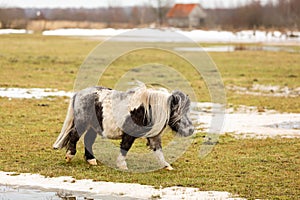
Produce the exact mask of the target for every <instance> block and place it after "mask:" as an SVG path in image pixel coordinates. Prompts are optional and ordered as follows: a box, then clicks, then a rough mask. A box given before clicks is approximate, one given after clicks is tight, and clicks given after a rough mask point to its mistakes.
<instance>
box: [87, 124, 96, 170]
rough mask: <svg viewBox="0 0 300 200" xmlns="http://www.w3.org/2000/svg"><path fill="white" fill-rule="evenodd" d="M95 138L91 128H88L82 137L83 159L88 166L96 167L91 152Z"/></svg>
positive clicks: (94, 132)
mask: <svg viewBox="0 0 300 200" xmlns="http://www.w3.org/2000/svg"><path fill="white" fill-rule="evenodd" d="M96 137H97V133H96V131H95V130H94V129H92V128H90V129H89V130H88V131H87V132H86V134H85V136H84V146H85V148H84V157H85V160H86V161H87V162H88V163H89V164H90V165H97V160H96V158H95V156H94V152H93V144H94V143H95V140H96Z"/></svg>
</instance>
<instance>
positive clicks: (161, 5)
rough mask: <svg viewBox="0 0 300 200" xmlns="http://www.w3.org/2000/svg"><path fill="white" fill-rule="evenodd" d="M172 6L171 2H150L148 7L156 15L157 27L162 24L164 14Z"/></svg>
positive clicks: (170, 0)
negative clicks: (150, 7)
mask: <svg viewBox="0 0 300 200" xmlns="http://www.w3.org/2000/svg"><path fill="white" fill-rule="evenodd" d="M173 4H174V1H173V0H150V5H151V6H152V8H153V9H154V12H155V13H156V16H157V24H158V25H159V26H161V25H162V24H163V23H164V21H165V17H166V14H167V12H168V11H169V9H170V8H171V7H172V5H173Z"/></svg>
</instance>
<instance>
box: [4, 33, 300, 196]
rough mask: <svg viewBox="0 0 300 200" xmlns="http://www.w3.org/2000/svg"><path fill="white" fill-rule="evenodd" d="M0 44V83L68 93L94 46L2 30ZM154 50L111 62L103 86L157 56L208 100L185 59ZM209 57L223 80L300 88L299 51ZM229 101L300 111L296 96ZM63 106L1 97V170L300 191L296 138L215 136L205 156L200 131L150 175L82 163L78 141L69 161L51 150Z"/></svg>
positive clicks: (248, 191) (241, 191) (239, 190)
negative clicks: (179, 154)
mask: <svg viewBox="0 0 300 200" xmlns="http://www.w3.org/2000/svg"><path fill="white" fill-rule="evenodd" d="M0 41H1V43H0V87H41V88H44V87H45V88H58V89H62V90H67V91H69V90H72V88H73V84H74V79H75V78H76V75H77V73H78V69H79V66H80V65H81V63H82V62H83V61H84V59H85V57H86V56H87V55H88V54H89V52H90V51H91V50H92V49H93V48H95V47H96V45H97V44H98V42H96V41H92V40H91V41H90V40H84V39H80V38H67V37H45V36H41V35H1V36H0ZM112 50H113V49H111V50H109V51H108V52H107V54H108V55H109V54H110V51H112ZM156 53H157V52H156ZM156 53H155V52H151V51H148V50H147V51H140V52H133V53H131V54H125V55H123V56H122V57H120V58H119V59H118V60H116V61H115V62H113V63H112V65H111V68H110V69H109V71H107V72H106V73H105V76H103V79H101V83H102V84H104V85H107V86H114V84H115V82H116V81H117V80H118V78H117V77H120V76H121V74H122V73H123V72H125V71H126V70H127V69H131V68H132V67H136V66H139V65H140V64H143V63H145V62H152V61H153V60H157V59H161V60H164V63H165V64H166V65H167V66H172V67H174V68H175V69H177V70H178V71H180V72H181V73H182V74H184V75H185V76H186V77H187V78H188V79H189V80H190V81H191V85H192V86H193V88H196V90H197V95H198V98H199V99H200V100H201V101H209V100H210V97H209V95H208V94H207V88H206V85H205V83H204V81H203V80H202V79H201V78H198V76H195V75H194V72H193V71H191V70H188V65H189V64H188V63H185V62H183V61H180V62H179V61H178V60H176V56H175V57H174V55H169V54H165V53H161V54H156ZM108 55H105V56H108ZM210 56H211V57H212V58H213V60H214V62H215V63H216V65H217V66H218V68H219V71H220V73H221V75H222V78H223V80H224V83H225V85H228V84H233V85H238V86H244V87H249V86H251V85H252V84H253V83H258V84H266V85H268V84H270V85H281V86H288V87H293V88H295V87H299V86H300V80H299V74H300V65H299V58H300V55H299V54H295V53H288V52H276V53H274V52H248V51H243V52H231V53H211V54H210ZM151 75H153V74H151ZM162 78H164V77H162ZM227 101H228V103H230V104H233V105H240V104H241V105H253V106H259V107H264V108H267V109H275V110H278V111H281V112H300V105H299V102H300V97H294V98H291V97H289V98H279V97H257V96H250V95H239V94H236V93H234V92H232V91H227ZM67 106H68V99H66V98H51V99H41V100H39V99H11V100H9V99H7V98H0V132H1V134H0V170H3V171H14V172H17V173H22V172H30V173H39V174H42V175H46V176H50V177H53V176H61V175H67V176H73V177H75V178H78V179H82V178H89V179H94V180H96V181H100V180H101V181H117V182H131V183H140V184H147V185H154V186H155V187H159V186H163V187H167V186H174V185H177V186H189V187H196V188H200V189H201V190H220V191H228V192H231V193H233V194H237V195H239V196H241V197H247V198H250V199H254V198H261V199H295V198H297V197H298V196H300V188H299V186H300V174H299V171H300V168H299V166H300V156H299V151H300V139H283V138H273V139H264V140H258V139H241V140H237V139H235V138H233V137H231V136H229V135H225V136H222V137H220V141H219V144H217V145H216V146H215V147H214V148H213V151H212V152H211V153H210V154H209V155H208V156H207V157H205V158H203V159H200V158H199V156H198V155H199V150H200V147H201V145H202V140H203V135H205V133H201V134H198V135H196V136H195V138H194V140H193V142H192V144H191V146H190V147H189V149H188V150H187V151H186V152H185V154H184V155H183V156H182V157H180V158H179V159H178V160H177V161H175V162H174V163H173V167H174V168H175V169H176V170H175V171H171V172H168V171H165V170H158V171H154V172H149V173H125V172H120V171H117V170H115V169H112V168H109V167H107V166H106V165H99V166H95V167H91V166H88V165H87V164H86V163H85V161H84V159H83V145H82V142H80V143H79V147H78V155H77V156H76V157H75V158H74V160H73V162H72V163H69V164H67V163H65V161H64V154H65V152H64V151H63V150H62V151H54V150H52V144H53V142H54V141H55V139H56V137H57V135H58V133H59V132H60V129H61V126H62V124H63V121H64V117H65V114H66V110H67ZM145 143H146V142H145V141H144V140H142V139H141V140H139V141H138V142H137V143H136V144H135V146H134V148H133V150H136V151H138V150H139V151H140V150H141V149H143V148H144V149H146V145H145Z"/></svg>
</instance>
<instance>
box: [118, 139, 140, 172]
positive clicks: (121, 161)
mask: <svg viewBox="0 0 300 200" xmlns="http://www.w3.org/2000/svg"><path fill="white" fill-rule="evenodd" d="M135 139H136V138H135V137H133V136H131V135H128V134H127V133H123V135H122V141H121V145H120V147H121V148H120V154H119V156H118V158H117V167H118V168H119V169H121V170H128V168H127V163H126V155H127V152H128V151H129V149H130V148H131V146H132V144H133V142H134V141H135Z"/></svg>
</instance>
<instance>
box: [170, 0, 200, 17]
mask: <svg viewBox="0 0 300 200" xmlns="http://www.w3.org/2000/svg"><path fill="white" fill-rule="evenodd" d="M197 6H200V4H197V3H190V4H180V3H178V4H175V5H174V6H173V7H172V8H171V10H170V11H169V12H168V13H167V17H188V16H189V14H190V13H191V12H192V10H193V9H194V8H195V7H197Z"/></svg>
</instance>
